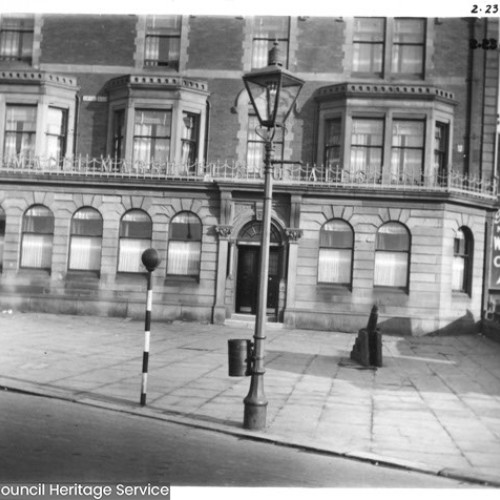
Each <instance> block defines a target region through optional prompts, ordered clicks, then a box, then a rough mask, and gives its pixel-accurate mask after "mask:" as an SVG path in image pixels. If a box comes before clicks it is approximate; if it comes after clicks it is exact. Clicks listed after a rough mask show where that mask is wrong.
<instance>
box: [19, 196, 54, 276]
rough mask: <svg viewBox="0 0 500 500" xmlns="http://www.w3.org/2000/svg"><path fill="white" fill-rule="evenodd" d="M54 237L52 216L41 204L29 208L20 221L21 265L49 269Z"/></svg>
mask: <svg viewBox="0 0 500 500" xmlns="http://www.w3.org/2000/svg"><path fill="white" fill-rule="evenodd" d="M53 239H54V216H53V214H52V212H51V211H50V209H48V208H47V207H45V206H43V205H34V206H32V207H31V208H29V209H28V210H27V211H26V212H25V214H24V216H23V222H22V235H21V267H22V268H34V269H45V270H50V268H51V265H52V244H53Z"/></svg>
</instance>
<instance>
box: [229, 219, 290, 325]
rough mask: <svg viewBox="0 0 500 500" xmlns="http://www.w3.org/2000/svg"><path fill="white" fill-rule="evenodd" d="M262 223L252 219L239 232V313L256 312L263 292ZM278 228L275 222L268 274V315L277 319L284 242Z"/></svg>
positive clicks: (273, 319) (237, 296) (237, 289)
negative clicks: (260, 278)
mask: <svg viewBox="0 0 500 500" xmlns="http://www.w3.org/2000/svg"><path fill="white" fill-rule="evenodd" d="M261 235H262V224H261V223H260V222H257V221H253V222H250V223H249V224H247V225H246V226H244V227H243V229H242V230H241V232H240V234H239V236H238V265H237V281H236V303H235V306H236V307H235V309H236V312H237V313H239V314H256V312H257V301H258V293H259V265H260V253H261V252H260V249H261V247H260V241H261ZM281 241H282V240H281V234H280V232H279V230H278V228H277V227H276V226H275V225H274V224H271V245H270V249H269V270H268V275H267V317H268V320H270V321H277V319H278V309H279V283H280V279H281V278H282V268H283V262H282V261H283V257H282V256H283V246H282V242H281Z"/></svg>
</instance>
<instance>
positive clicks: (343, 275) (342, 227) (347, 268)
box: [318, 219, 354, 285]
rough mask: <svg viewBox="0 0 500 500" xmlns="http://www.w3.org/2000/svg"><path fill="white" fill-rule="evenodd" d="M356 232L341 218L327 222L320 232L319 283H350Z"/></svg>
mask: <svg viewBox="0 0 500 500" xmlns="http://www.w3.org/2000/svg"><path fill="white" fill-rule="evenodd" d="M353 247H354V232H353V230H352V228H351V226H350V225H349V224H348V223H347V222H345V221H343V220H340V219H333V220H330V221H328V222H326V223H325V224H324V225H323V227H322V228H321V231H320V233H319V255H318V283H337V284H342V285H350V284H351V278H352V253H353Z"/></svg>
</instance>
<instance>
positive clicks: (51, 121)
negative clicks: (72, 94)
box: [47, 107, 68, 162]
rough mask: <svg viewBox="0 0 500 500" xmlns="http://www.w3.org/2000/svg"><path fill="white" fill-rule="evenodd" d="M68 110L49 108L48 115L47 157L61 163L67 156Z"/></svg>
mask: <svg viewBox="0 0 500 500" xmlns="http://www.w3.org/2000/svg"><path fill="white" fill-rule="evenodd" d="M67 122H68V110H67V109H61V108H55V107H49V110H48V114H47V157H48V158H52V159H55V160H57V161H58V162H60V161H61V160H62V158H64V156H65V155H66V135H67V132H68V125H67Z"/></svg>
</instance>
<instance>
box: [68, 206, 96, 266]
mask: <svg viewBox="0 0 500 500" xmlns="http://www.w3.org/2000/svg"><path fill="white" fill-rule="evenodd" d="M101 248H102V217H101V214H100V213H99V212H98V211H97V210H96V209H95V208H90V207H85V208H81V209H80V210H78V211H77V212H75V214H74V215H73V218H72V219H71V234H70V244H69V265H68V268H69V270H70V271H100V269H101Z"/></svg>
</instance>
